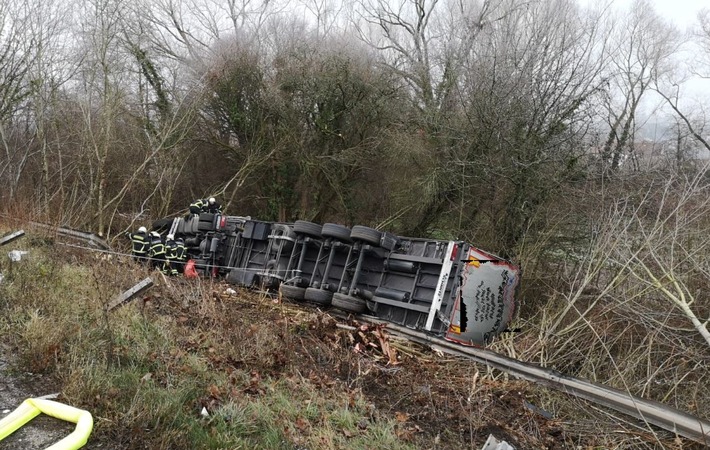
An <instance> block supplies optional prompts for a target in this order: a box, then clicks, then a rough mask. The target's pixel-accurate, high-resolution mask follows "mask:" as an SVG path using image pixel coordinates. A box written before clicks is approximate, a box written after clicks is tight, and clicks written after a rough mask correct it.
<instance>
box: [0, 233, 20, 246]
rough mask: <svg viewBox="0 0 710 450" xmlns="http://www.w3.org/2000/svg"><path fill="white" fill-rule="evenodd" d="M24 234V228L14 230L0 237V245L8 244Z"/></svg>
mask: <svg viewBox="0 0 710 450" xmlns="http://www.w3.org/2000/svg"><path fill="white" fill-rule="evenodd" d="M24 235H25V230H20V231H15V232H13V233H10V234H8V235H5V236H3V237H1V238H0V245H5V244H8V243H10V242H12V241H14V240H15V239H18V238H21V237H22V236H24Z"/></svg>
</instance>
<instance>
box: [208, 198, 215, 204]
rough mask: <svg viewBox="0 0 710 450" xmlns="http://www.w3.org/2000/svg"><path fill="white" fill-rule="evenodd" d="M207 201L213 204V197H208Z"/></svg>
mask: <svg viewBox="0 0 710 450" xmlns="http://www.w3.org/2000/svg"><path fill="white" fill-rule="evenodd" d="M208 202H210V205H214V202H215V199H214V197H210V199H209V200H208Z"/></svg>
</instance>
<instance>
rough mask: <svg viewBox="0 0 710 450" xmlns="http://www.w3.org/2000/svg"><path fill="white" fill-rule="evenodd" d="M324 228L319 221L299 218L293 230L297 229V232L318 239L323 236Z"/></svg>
mask: <svg viewBox="0 0 710 450" xmlns="http://www.w3.org/2000/svg"><path fill="white" fill-rule="evenodd" d="M322 230H323V227H322V226H320V225H318V224H317V223H313V222H306V221H305V220H297V221H296V222H295V223H294V224H293V231H295V232H296V234H304V235H306V236H310V237H313V238H317V239H320V238H321V231H322Z"/></svg>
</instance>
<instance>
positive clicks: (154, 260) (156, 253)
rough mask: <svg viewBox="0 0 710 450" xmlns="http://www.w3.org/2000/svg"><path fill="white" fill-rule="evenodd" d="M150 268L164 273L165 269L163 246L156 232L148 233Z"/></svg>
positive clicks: (161, 239)
mask: <svg viewBox="0 0 710 450" xmlns="http://www.w3.org/2000/svg"><path fill="white" fill-rule="evenodd" d="M148 257H149V258H150V267H151V268H153V269H158V270H160V271H164V269H165V244H164V243H163V238H162V237H160V234H159V233H158V232H157V231H152V232H151V233H150V248H149V249H148Z"/></svg>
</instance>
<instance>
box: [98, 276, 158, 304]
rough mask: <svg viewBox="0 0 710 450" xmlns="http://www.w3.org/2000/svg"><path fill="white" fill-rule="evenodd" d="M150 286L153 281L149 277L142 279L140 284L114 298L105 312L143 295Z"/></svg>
mask: <svg viewBox="0 0 710 450" xmlns="http://www.w3.org/2000/svg"><path fill="white" fill-rule="evenodd" d="M151 286H153V279H152V278H150V277H148V278H146V279H144V280H143V281H141V282H140V283H138V284H136V285H135V286H133V287H132V288H130V289H129V290H127V291H126V292H124V293H123V294H121V295H119V296H118V297H116V298H115V299H114V300H113V301H112V302H111V303H110V304H109V305H108V307H107V308H106V309H107V311H111V310H112V309H114V308H116V307H117V306H120V305H122V304H123V303H125V302H127V301H128V300H131V299H132V298H133V297H135V296H137V295H139V294H141V293H143V292H144V291H146V290H147V289H148V288H150V287H151Z"/></svg>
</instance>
